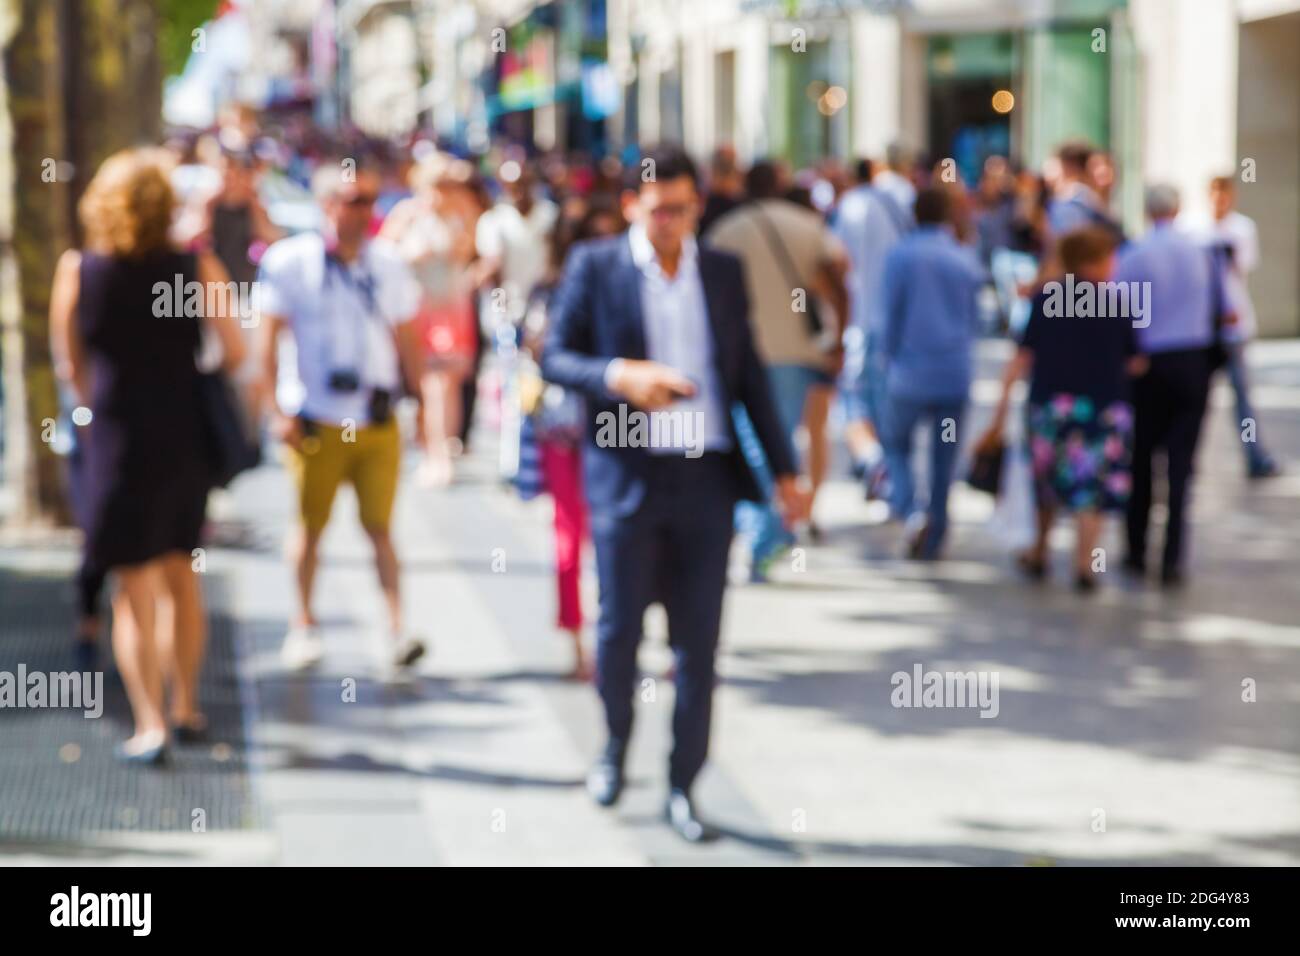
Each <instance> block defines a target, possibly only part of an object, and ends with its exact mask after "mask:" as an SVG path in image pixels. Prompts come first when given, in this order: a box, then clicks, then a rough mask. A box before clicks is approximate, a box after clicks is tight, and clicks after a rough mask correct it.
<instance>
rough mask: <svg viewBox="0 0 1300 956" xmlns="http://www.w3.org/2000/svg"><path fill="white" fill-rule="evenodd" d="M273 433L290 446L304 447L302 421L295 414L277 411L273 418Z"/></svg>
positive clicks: (294, 447)
mask: <svg viewBox="0 0 1300 956" xmlns="http://www.w3.org/2000/svg"><path fill="white" fill-rule="evenodd" d="M271 434H272V435H274V436H275V439H276V441H279V442H283V443H284V444H286V445H288V446H289V447H290V448H293V449H295V450H296V449H299V448H301V447H302V422H300V421H299V420H298V419H297V418H296V417H294V416H293V415H285V414H284V413H283V412H276V413H275V414H274V415H273V416H272V418H271Z"/></svg>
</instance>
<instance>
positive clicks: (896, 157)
mask: <svg viewBox="0 0 1300 956" xmlns="http://www.w3.org/2000/svg"><path fill="white" fill-rule="evenodd" d="M915 165H916V154H915V153H914V152H913V151H912V150H911V149H909V148H908V147H907V146H905V145H904V144H903V143H897V142H895V143H890V144H889V145H888V146H886V147H885V161H884V163H883V164H881V165H879V166H878V167H876V168H875V170H874V174H873V175H872V177H871V185H873V186H875V187H876V189H878V190H880V191H881V192H882V193H884V194H885V195H886V196H888V197H889V198H890V199H892V200H893V201H894V204H895V205H897V206H898V207H899V208H900V209H909V210H910V209H911V208H912V205H913V203H915V202H916V184H915V183H914V182H913V181H912V172H913V167H914V166H915Z"/></svg>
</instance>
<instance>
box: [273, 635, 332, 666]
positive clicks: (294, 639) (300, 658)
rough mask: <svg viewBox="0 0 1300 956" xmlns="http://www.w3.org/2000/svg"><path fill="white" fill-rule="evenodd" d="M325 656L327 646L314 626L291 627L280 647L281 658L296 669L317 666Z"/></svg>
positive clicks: (286, 664)
mask: <svg viewBox="0 0 1300 956" xmlns="http://www.w3.org/2000/svg"><path fill="white" fill-rule="evenodd" d="M324 656H325V646H324V644H323V643H322V641H321V639H320V633H319V632H318V631H317V630H316V628H314V627H291V628H290V629H289V633H288V634H286V635H285V636H284V644H283V645H281V647H280V660H282V661H283V662H284V664H285V666H287V667H290V668H292V669H294V670H306V669H307V668H309V667H315V666H316V665H317V664H319V663H320V662H321V658H322V657H324Z"/></svg>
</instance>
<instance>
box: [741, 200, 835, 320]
mask: <svg viewBox="0 0 1300 956" xmlns="http://www.w3.org/2000/svg"><path fill="white" fill-rule="evenodd" d="M754 219H755V221H757V222H758V224H759V228H760V229H762V230H763V236H764V238H765V239H766V240H767V244H768V247H769V248H770V249H771V250H772V255H773V256H775V257H776V261H777V264H778V265H779V266H780V269H781V272H782V273H783V274H784V275H785V281H786V284H787V285H789V286H790V291H791V292H793V291H794V290H795V289H801V290H803V292H804V305H805V309H804V313H803V318H804V324H805V325H806V326H807V329H808V336H809V337H810V338H812V339H819V338H821V336H822V333H823V332H824V331H825V329H826V323H825V322H823V321H822V316H821V312H820V311H819V310H818V307H817V300H816V299H815V298H814V297H813V296H812V294H811V292H810V290H809V289H808V288H807V287H806V284H805V283H803V282H800V281H799V272H798V270H797V269H795V267H794V262H793V261H791V259H790V250H788V249H787V248H786V247H785V242H784V241H783V240H782V239H781V236H780V234H779V233H778V232H777V231H776V227H775V226H773V225H772V220H770V219H768V218H767V215H766V214H765V213H764V212H763V210H762V209H760V208H759V207H758V206H757V205H755V206H754Z"/></svg>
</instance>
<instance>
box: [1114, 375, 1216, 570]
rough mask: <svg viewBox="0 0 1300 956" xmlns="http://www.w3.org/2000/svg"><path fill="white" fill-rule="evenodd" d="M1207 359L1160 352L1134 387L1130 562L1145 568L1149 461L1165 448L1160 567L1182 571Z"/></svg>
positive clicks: (1205, 392)
mask: <svg viewBox="0 0 1300 956" xmlns="http://www.w3.org/2000/svg"><path fill="white" fill-rule="evenodd" d="M1209 385H1210V366H1209V357H1208V355H1207V353H1206V352H1205V351H1203V350H1200V349H1196V350H1191V351H1179V352H1162V353H1159V354H1156V355H1152V356H1151V368H1150V371H1148V372H1147V374H1146V375H1144V376H1142V378H1140V379H1138V380H1137V381H1136V382H1135V383H1134V388H1133V405H1134V412H1135V420H1134V429H1133V495H1132V497H1131V498H1130V499H1129V505H1128V553H1129V558H1130V560H1133V561H1136V562H1138V563H1140V564H1145V563H1146V550H1147V525H1148V524H1149V522H1150V516H1151V491H1152V479H1151V461H1152V458H1153V457H1154V456H1155V452H1156V451H1157V449H1163V450H1164V452H1165V458H1166V461H1167V463H1168V464H1167V472H1168V481H1169V494H1168V503H1169V520H1168V522H1167V523H1166V525H1165V545H1164V558H1163V561H1162V566H1163V567H1164V568H1165V569H1166V570H1171V571H1172V570H1177V569H1178V568H1180V567H1181V566H1182V559H1183V539H1184V525H1185V523H1186V509H1187V497H1188V491H1189V489H1190V486H1191V482H1192V466H1193V462H1194V460H1195V458H1196V443H1197V441H1198V440H1199V438H1200V435H1201V420H1202V419H1203V418H1204V417H1205V402H1206V398H1207V397H1208V394H1209Z"/></svg>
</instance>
